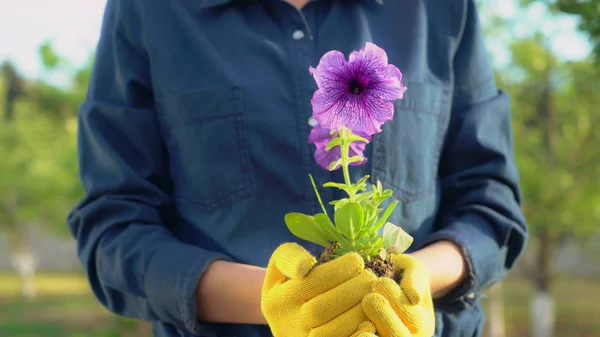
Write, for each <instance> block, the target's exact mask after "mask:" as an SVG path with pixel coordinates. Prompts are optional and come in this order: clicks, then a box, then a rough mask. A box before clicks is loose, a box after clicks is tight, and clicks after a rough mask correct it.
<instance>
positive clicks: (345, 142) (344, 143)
mask: <svg viewBox="0 0 600 337" xmlns="http://www.w3.org/2000/svg"><path fill="white" fill-rule="evenodd" d="M350 132H351V131H350V129H348V128H346V127H344V128H343V129H342V130H341V131H340V140H341V145H340V152H341V155H342V170H343V171H344V182H345V183H346V186H348V188H349V191H348V197H349V198H350V201H354V196H355V195H356V191H355V190H354V188H352V187H353V184H352V182H351V181H350V172H349V170H348V166H349V165H350V162H349V152H350V143H351V142H350V139H349V138H350Z"/></svg>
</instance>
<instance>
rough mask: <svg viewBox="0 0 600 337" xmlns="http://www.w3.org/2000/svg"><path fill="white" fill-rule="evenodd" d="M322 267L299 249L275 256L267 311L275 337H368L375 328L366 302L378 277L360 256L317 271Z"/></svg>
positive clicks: (289, 247)
mask: <svg viewBox="0 0 600 337" xmlns="http://www.w3.org/2000/svg"><path fill="white" fill-rule="evenodd" d="M316 263H317V261H316V259H315V258H314V257H313V256H312V255H310V254H309V253H308V252H307V251H306V250H305V249H304V248H302V247H301V246H300V245H298V244H296V243H285V244H283V245H281V246H279V247H278V248H277V249H276V250H275V252H274V253H273V255H272V256H271V260H270V261H269V265H268V267H267V273H266V276H265V282H264V284H263V289H262V303H261V306H262V311H263V314H264V315H265V318H266V319H267V322H268V323H269V327H270V328H271V332H272V333H273V336H274V337H307V336H310V337H349V336H352V337H358V336H360V337H368V336H369V335H361V334H368V333H370V332H373V331H371V330H370V328H373V330H374V327H373V325H372V324H368V323H365V322H368V318H367V316H366V315H365V313H364V311H363V310H362V305H361V301H362V299H363V297H365V296H366V295H367V294H368V293H369V292H370V291H371V288H372V284H373V282H374V281H375V280H376V276H375V275H374V274H373V273H372V272H370V271H369V270H365V269H364V261H363V259H362V258H361V257H360V256H359V255H358V254H355V253H354V254H346V255H343V256H341V257H339V258H337V259H335V260H333V261H330V262H327V263H324V264H321V265H319V266H316V267H315V268H314V269H313V266H314V265H315V264H316ZM311 269H312V270H311ZM309 271H310V273H309ZM359 326H360V327H361V329H359Z"/></svg>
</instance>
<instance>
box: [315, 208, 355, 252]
mask: <svg viewBox="0 0 600 337" xmlns="http://www.w3.org/2000/svg"><path fill="white" fill-rule="evenodd" d="M314 220H315V222H316V223H317V225H319V227H321V230H322V231H323V233H324V235H325V237H326V238H327V240H329V241H337V242H338V243H339V244H340V245H341V246H342V247H346V246H349V245H350V243H349V242H348V240H346V238H345V237H343V236H342V234H341V233H340V232H339V231H338V229H337V228H335V226H334V225H333V222H331V219H329V217H328V216H327V215H326V214H323V213H319V214H316V215H315V216H314Z"/></svg>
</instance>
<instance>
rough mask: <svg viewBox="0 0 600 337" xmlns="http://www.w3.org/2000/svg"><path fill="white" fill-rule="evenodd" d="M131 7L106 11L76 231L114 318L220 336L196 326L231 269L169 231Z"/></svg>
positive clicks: (84, 127)
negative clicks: (198, 301)
mask: <svg viewBox="0 0 600 337" xmlns="http://www.w3.org/2000/svg"><path fill="white" fill-rule="evenodd" d="M132 3H133V1H124V0H109V1H108V2H107V7H106V10H105V14H104V19H103V25H102V31H101V35H100V39H99V43H98V47H97V51H96V53H97V54H96V60H95V65H94V69H93V74H92V78H91V83H90V85H89V89H88V96H87V99H86V101H85V102H84V104H83V105H82V106H81V109H80V111H79V130H78V148H79V166H80V178H81V181H82V184H83V186H84V189H85V196H84V198H83V200H82V201H81V202H80V203H79V204H78V205H77V206H76V207H75V208H74V209H73V211H72V212H71V214H70V215H69V217H68V219H67V223H68V227H69V229H70V231H71V233H72V235H73V236H74V237H75V239H76V240H77V250H78V256H79V258H80V260H81V262H82V264H83V266H84V268H85V269H86V272H87V276H88V278H89V281H90V284H91V287H92V290H93V292H94V293H95V295H96V296H97V298H98V299H99V301H100V302H101V303H102V304H103V305H104V306H105V307H106V308H108V309H109V310H110V311H112V312H114V313H116V314H120V315H123V316H129V317H134V318H138V319H143V320H148V321H161V322H164V323H168V324H172V325H173V326H175V327H177V328H178V329H180V330H183V331H187V332H189V333H191V334H194V335H202V336H216V335H217V333H216V331H215V329H216V325H212V324H206V323H200V322H198V321H197V320H196V306H195V289H196V285H197V282H198V279H199V278H200V276H201V275H202V273H203V272H204V270H205V269H206V267H207V266H208V264H209V263H210V262H212V261H214V260H217V259H223V260H230V259H229V258H228V257H227V256H225V255H223V254H218V253H215V252H210V251H206V250H204V249H202V248H201V247H196V246H193V245H189V244H185V243H183V242H181V241H179V240H177V239H176V238H175V237H174V235H173V234H172V233H171V232H170V231H169V229H168V223H166V224H164V223H163V219H165V218H166V216H165V214H166V210H168V209H170V208H169V207H170V206H169V202H170V198H169V195H168V194H167V193H168V192H167V191H168V190H169V188H170V179H169V173H168V171H167V169H168V159H167V155H166V150H165V148H164V144H163V140H162V138H161V133H160V130H159V125H158V121H157V116H156V112H155V111H154V109H153V105H154V104H153V93H152V89H151V83H150V74H149V61H148V58H147V55H146V52H145V48H144V45H143V39H142V38H141V32H142V27H141V25H140V22H139V21H138V20H137V18H136V15H135V13H136V12H135V11H134V10H133V8H132V7H131V6H133V5H132ZM166 222H168V220H166Z"/></svg>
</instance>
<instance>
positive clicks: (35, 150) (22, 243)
mask: <svg viewBox="0 0 600 337" xmlns="http://www.w3.org/2000/svg"><path fill="white" fill-rule="evenodd" d="M39 52H40V58H41V61H42V64H43V65H44V66H45V71H47V72H48V73H49V74H51V73H53V72H61V73H62V74H65V75H66V76H68V77H70V78H71V81H70V83H68V84H67V85H66V86H61V85H57V84H53V83H51V82H49V81H46V80H44V79H39V80H25V79H22V78H21V77H19V76H18V74H17V72H16V70H15V69H14V67H12V66H11V65H10V64H9V63H7V64H5V65H4V71H3V79H4V81H0V82H2V84H1V85H0V94H1V96H0V97H2V98H0V99H2V101H0V103H3V104H4V118H3V119H2V120H3V122H1V123H0V142H1V144H2V145H3V146H0V158H1V159H2V160H0V230H2V231H3V232H4V233H5V234H7V236H8V237H9V241H10V243H11V250H12V252H13V262H14V264H15V267H16V268H17V270H18V271H19V272H20V274H21V276H22V278H23V282H24V283H23V285H24V287H23V289H24V294H25V295H28V296H30V297H31V296H33V294H34V290H31V289H30V288H31V286H30V284H33V283H32V278H33V274H34V272H35V266H36V262H35V260H36V259H35V256H34V252H33V249H32V247H31V246H32V244H33V243H32V242H31V233H32V232H33V233H35V231H31V230H30V229H32V228H35V229H37V230H38V231H39V230H42V231H49V232H52V233H53V234H58V235H66V234H68V232H67V228H66V225H65V218H66V216H67V214H68V212H69V210H70V209H71V208H72V207H73V205H74V204H75V203H76V202H77V201H78V200H79V199H80V198H81V196H82V189H81V186H80V183H79V180H78V169H77V149H76V131H77V130H76V128H77V122H76V118H77V109H78V105H79V104H80V103H81V102H82V101H83V99H84V95H85V89H86V88H87V81H88V80H89V74H90V68H91V62H90V63H88V64H87V65H85V66H84V67H82V68H81V69H77V68H74V67H72V66H71V65H70V64H69V63H68V62H67V61H66V60H65V59H63V58H62V57H60V56H59V55H58V54H56V53H55V52H54V50H53V49H52V46H51V45H50V44H48V43H45V44H43V45H42V46H41V47H40V50H39Z"/></svg>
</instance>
